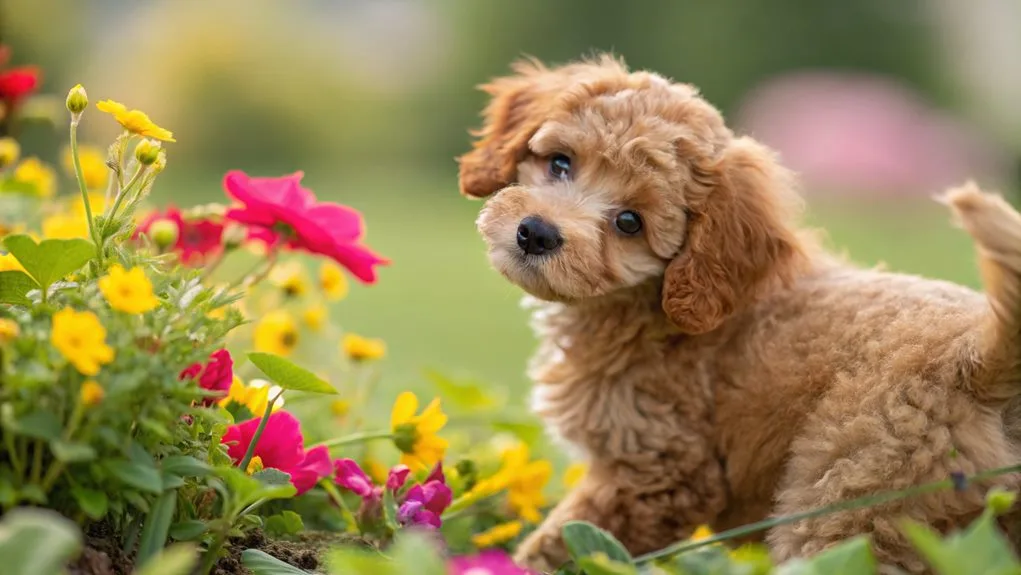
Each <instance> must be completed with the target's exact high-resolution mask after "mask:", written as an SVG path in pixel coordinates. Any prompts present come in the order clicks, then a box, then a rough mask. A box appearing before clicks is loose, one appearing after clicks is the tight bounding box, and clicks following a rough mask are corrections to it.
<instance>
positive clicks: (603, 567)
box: [578, 553, 638, 575]
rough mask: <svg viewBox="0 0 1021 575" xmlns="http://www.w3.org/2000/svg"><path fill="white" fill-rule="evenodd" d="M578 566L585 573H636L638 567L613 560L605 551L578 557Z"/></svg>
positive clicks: (597, 574)
mask: <svg viewBox="0 0 1021 575" xmlns="http://www.w3.org/2000/svg"><path fill="white" fill-rule="evenodd" d="M578 566H579V567H581V568H582V570H583V571H584V572H585V573H586V574H587V575H638V569H637V568H636V567H635V566H634V565H631V564H629V563H621V562H620V561H614V560H612V559H610V558H609V557H607V556H606V554H605V553H596V554H594V555H589V556H588V557H582V558H580V559H578Z"/></svg>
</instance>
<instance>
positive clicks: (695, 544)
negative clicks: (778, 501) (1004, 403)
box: [635, 465, 1021, 564]
mask: <svg viewBox="0 0 1021 575" xmlns="http://www.w3.org/2000/svg"><path fill="white" fill-rule="evenodd" d="M1018 472H1021V465H1011V466H1008V467H999V468H997V469H990V470H987V471H982V472H979V473H976V474H975V475H971V476H968V477H965V478H964V483H965V484H968V483H971V482H974V481H983V480H986V479H992V478H994V477H999V476H1001V475H1008V474H1011V473H1018ZM960 483H961V481H960V480H957V481H955V480H953V479H944V480H942V481H933V482H931V483H924V484H922V485H915V486H913V487H908V488H906V489H901V490H898V491H887V492H884V493H876V494H874V495H866V496H864V497H858V498H857V499H849V500H847V501H840V502H837V503H834V504H832V505H826V506H824V507H819V508H817V509H811V510H809V511H803V512H801V513H792V514H791V515H783V516H780V517H773V518H770V519H765V520H763V521H759V522H756V523H750V524H748V525H742V526H741V527H735V528H733V529H728V530H726V531H722V532H720V533H717V534H715V535H713V536H712V537H707V538H706V539H700V540H698V541H679V542H677V543H674V544H673V545H669V546H667V547H664V548H663V549H660V550H658V551H653V552H651V553H646V554H645V555H641V556H639V557H636V558H635V562H636V563H639V564H641V563H648V562H650V561H655V560H657V559H663V558H666V557H671V556H673V555H678V554H680V553H685V552H688V551H691V550H693V549H698V548H699V547H705V546H706V545H712V544H713V543H720V542H722V541H727V540H729V539H736V538H738V537H743V536H745V535H750V534H752V533H758V532H760V531H765V530H767V529H772V528H773V527H777V526H779V525H789V524H791V523H797V522H798V521H804V520H806V519H814V518H816V517H822V516H823V515H829V514H831V513H837V512H840V511H853V510H856V509H864V508H866V507H873V506H876V505H882V504H884V503H890V502H892V501H899V500H901V499H908V498H910V497H916V496H918V495H925V494H926V493H932V492H935V491H942V490H944V489H952V488H954V487H955V486H957V485H959V484H960Z"/></svg>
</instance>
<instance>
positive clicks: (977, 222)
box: [942, 182, 1021, 405]
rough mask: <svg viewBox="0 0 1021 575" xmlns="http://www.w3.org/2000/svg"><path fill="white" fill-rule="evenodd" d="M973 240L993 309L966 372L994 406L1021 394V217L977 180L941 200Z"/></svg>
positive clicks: (977, 392)
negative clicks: (981, 187)
mask: <svg viewBox="0 0 1021 575" xmlns="http://www.w3.org/2000/svg"><path fill="white" fill-rule="evenodd" d="M942 201H944V202H945V203H946V204H948V205H949V206H950V208H951V210H952V211H953V213H954V216H955V220H956V221H957V223H958V224H959V225H960V226H961V227H963V228H964V229H965V230H966V231H967V232H968V233H969V234H971V236H972V238H973V239H974V240H975V244H976V247H977V249H978V256H979V270H980V272H981V275H982V282H983V284H984V285H985V290H986V295H987V297H988V301H989V307H988V310H987V311H986V315H985V319H984V320H983V324H982V327H981V331H980V332H979V337H978V340H977V341H976V342H975V346H974V347H972V349H971V350H970V353H969V355H970V356H971V357H969V358H967V362H966V363H967V369H966V370H965V373H966V374H967V375H968V376H969V378H970V380H971V382H970V383H971V388H972V392H973V393H974V394H975V396H976V399H978V400H979V401H982V402H983V403H986V404H990V405H997V404H1002V402H1004V401H1006V400H1008V399H1011V398H1013V397H1015V396H1017V395H1021V214H1019V213H1018V212H1017V210H1015V209H1014V208H1013V207H1011V205H1010V204H1008V203H1007V202H1006V201H1005V200H1004V199H1003V198H1002V197H1000V196H998V195H994V194H989V193H984V192H982V191H981V190H979V188H978V186H977V185H975V183H973V182H968V183H966V184H964V185H963V186H960V187H958V188H954V189H952V190H950V191H948V192H947V193H946V194H945V195H944V196H943V198H942Z"/></svg>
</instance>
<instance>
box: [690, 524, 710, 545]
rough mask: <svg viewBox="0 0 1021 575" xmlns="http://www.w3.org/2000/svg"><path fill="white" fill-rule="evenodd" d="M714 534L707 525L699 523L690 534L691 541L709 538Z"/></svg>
mask: <svg viewBox="0 0 1021 575" xmlns="http://www.w3.org/2000/svg"><path fill="white" fill-rule="evenodd" d="M713 535H714V533H713V530H712V529H711V528H710V527H709V526H708V525H699V526H698V527H696V528H695V531H694V532H693V533H692V534H691V537H689V538H688V539H690V540H691V541H703V540H705V539H709V538H710V537H712V536H713Z"/></svg>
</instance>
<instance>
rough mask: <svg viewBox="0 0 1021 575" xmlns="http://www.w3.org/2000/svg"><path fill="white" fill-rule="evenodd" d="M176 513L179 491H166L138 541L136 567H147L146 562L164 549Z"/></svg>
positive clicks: (154, 506)
mask: <svg viewBox="0 0 1021 575" xmlns="http://www.w3.org/2000/svg"><path fill="white" fill-rule="evenodd" d="M176 511H177V490H176V489H171V490H169V491H164V492H163V494H162V495H160V498H159V499H157V500H156V503H155V504H154V505H153V506H152V509H150V510H149V515H148V516H147V517H146V518H145V526H144V527H143V528H142V537H141V539H139V541H138V553H137V555H136V556H135V564H136V565H145V564H146V561H148V560H149V559H150V558H152V557H153V556H154V555H156V553H157V552H159V550H160V549H163V546H164V545H165V544H166V543H167V534H168V533H169V532H170V523H171V522H172V521H173V520H174V513H175V512H176Z"/></svg>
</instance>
